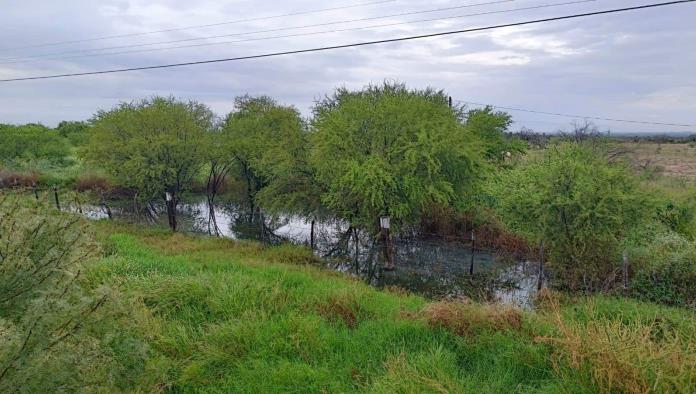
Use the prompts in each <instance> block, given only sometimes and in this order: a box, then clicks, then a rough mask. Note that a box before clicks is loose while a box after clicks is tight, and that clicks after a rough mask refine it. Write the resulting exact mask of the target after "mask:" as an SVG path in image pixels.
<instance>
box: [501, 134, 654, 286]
mask: <svg viewBox="0 0 696 394" xmlns="http://www.w3.org/2000/svg"><path fill="white" fill-rule="evenodd" d="M490 190H491V194H492V195H493V196H494V200H495V204H494V205H495V208H496V209H497V210H498V212H499V214H500V217H501V218H502V220H503V221H504V222H505V223H506V224H507V225H508V226H509V227H510V229H512V230H513V231H516V232H519V233H521V234H523V235H525V236H526V237H527V238H528V239H529V240H530V241H532V242H539V241H542V240H543V241H544V243H545V245H546V248H547V250H548V252H549V258H550V263H551V265H552V267H553V270H554V273H555V276H556V277H557V278H558V281H559V284H560V285H562V286H564V287H568V288H570V289H572V290H581V289H582V290H599V289H601V288H603V287H604V286H606V285H607V284H610V282H611V279H612V278H613V277H615V273H616V271H617V270H618V269H619V267H620V265H619V262H620V253H621V247H622V246H625V245H624V243H625V241H626V238H627V237H628V236H629V235H630V233H631V231H633V230H634V229H635V228H637V227H638V225H639V224H640V223H641V222H642V221H644V220H649V219H651V218H652V212H654V210H651V209H650V208H649V206H650V203H649V201H648V199H647V198H646V196H644V195H643V194H642V193H641V192H640V190H639V189H638V180H637V179H636V177H634V176H633V175H632V174H631V173H630V170H629V169H628V168H627V167H626V166H625V165H624V164H623V163H610V162H608V161H607V159H606V158H605V155H604V154H602V152H601V150H598V149H597V147H596V145H591V144H587V143H572V142H566V143H561V144H557V145H552V146H550V147H548V148H547V149H546V150H545V151H544V155H543V157H539V158H537V159H532V160H530V161H528V162H526V163H523V164H522V165H520V166H518V167H516V168H514V169H511V170H507V171H502V172H501V173H500V175H499V176H498V177H497V178H496V179H495V180H494V182H492V184H491V189H490Z"/></svg>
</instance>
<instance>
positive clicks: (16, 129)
mask: <svg viewBox="0 0 696 394" xmlns="http://www.w3.org/2000/svg"><path fill="white" fill-rule="evenodd" d="M69 155H70V146H69V145H68V143H67V140H66V139H64V138H62V137H61V136H60V135H59V134H58V133H57V132H56V131H54V130H51V129H50V128H48V127H46V126H44V125H41V124H34V123H31V124H25V125H20V126H15V125H6V124H0V162H3V163H4V164H5V165H10V166H23V165H35V164H37V161H43V162H46V163H48V164H49V165H65V164H67V163H68V161H69V160H68V157H69Z"/></svg>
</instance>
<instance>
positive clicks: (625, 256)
mask: <svg viewBox="0 0 696 394" xmlns="http://www.w3.org/2000/svg"><path fill="white" fill-rule="evenodd" d="M628 264H629V263H628V250H627V249H624V251H623V288H624V290H628Z"/></svg>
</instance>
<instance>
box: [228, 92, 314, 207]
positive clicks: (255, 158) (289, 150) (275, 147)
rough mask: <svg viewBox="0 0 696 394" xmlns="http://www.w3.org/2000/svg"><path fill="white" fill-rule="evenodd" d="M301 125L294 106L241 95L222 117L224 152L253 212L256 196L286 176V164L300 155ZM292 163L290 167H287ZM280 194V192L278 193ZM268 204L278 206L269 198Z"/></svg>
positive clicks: (302, 139) (268, 99) (265, 97)
mask: <svg viewBox="0 0 696 394" xmlns="http://www.w3.org/2000/svg"><path fill="white" fill-rule="evenodd" d="M303 132H304V125H303V122H302V118H301V117H300V114H299V112H298V111H297V109H295V108H294V107H290V106H283V105H281V104H279V103H277V102H276V101H275V100H274V99H272V98H270V97H267V96H259V97H252V96H242V97H237V98H236V99H235V108H234V110H233V111H232V112H231V113H230V114H228V115H227V117H226V118H225V121H224V124H223V127H222V133H223V137H222V138H223V139H224V140H225V142H224V144H225V146H226V150H228V152H229V154H231V155H232V157H233V158H234V161H235V162H236V164H237V170H238V175H239V176H241V178H242V179H244V181H245V183H246V186H247V202H248V204H249V206H250V208H251V209H252V210H253V209H254V207H255V203H256V199H257V197H256V194H257V192H258V191H259V190H261V189H263V188H264V187H266V186H267V185H268V184H269V182H271V181H274V189H279V188H283V189H284V187H281V186H280V185H279V183H278V182H280V179H278V177H279V176H281V173H282V174H286V175H289V174H288V173H287V170H289V168H288V167H287V166H288V165H293V164H294V163H296V162H295V158H297V157H299V156H301V155H302V154H303V149H305V147H304V146H303V143H304V142H303V141H304V137H303ZM290 163H293V164H290ZM277 191H280V190H277ZM266 200H267V203H269V205H272V203H273V202H275V203H277V201H275V200H274V199H272V198H270V196H268V197H267V198H266Z"/></svg>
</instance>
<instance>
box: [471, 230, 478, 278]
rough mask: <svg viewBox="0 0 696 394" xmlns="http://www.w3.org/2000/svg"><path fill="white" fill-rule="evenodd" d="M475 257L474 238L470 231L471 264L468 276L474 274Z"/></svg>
mask: <svg viewBox="0 0 696 394" xmlns="http://www.w3.org/2000/svg"><path fill="white" fill-rule="evenodd" d="M475 255H476V237H475V236H474V230H471V263H470V264H469V275H473V274H474V256H475Z"/></svg>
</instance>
